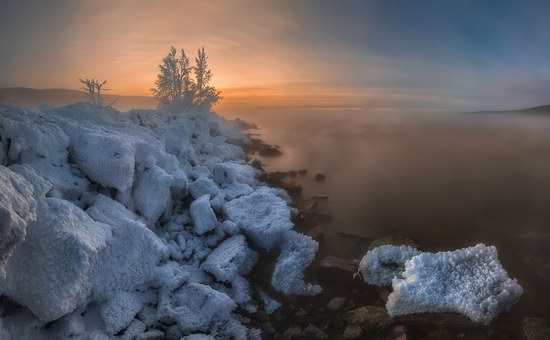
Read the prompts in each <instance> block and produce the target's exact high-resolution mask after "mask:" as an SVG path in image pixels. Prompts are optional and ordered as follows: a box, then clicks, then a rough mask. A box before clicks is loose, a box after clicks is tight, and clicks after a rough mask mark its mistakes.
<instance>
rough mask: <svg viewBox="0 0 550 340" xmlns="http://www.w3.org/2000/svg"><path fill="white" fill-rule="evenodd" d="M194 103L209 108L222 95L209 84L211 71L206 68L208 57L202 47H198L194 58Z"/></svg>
mask: <svg viewBox="0 0 550 340" xmlns="http://www.w3.org/2000/svg"><path fill="white" fill-rule="evenodd" d="M195 63H196V65H195V82H196V84H195V86H196V87H195V100H194V103H195V105H197V106H199V107H204V108H208V109H210V108H211V107H212V105H214V104H216V103H218V102H219V101H220V100H221V99H223V97H222V96H221V91H219V90H217V89H216V88H215V87H214V86H211V85H210V80H212V76H213V73H212V71H211V70H210V69H209V68H208V57H207V56H206V53H205V52H204V47H203V48H200V49H199V51H198V55H197V57H196V58H195Z"/></svg>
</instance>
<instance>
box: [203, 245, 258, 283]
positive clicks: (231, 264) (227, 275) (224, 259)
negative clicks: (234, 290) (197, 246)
mask: <svg viewBox="0 0 550 340" xmlns="http://www.w3.org/2000/svg"><path fill="white" fill-rule="evenodd" d="M257 257H258V255H257V254H256V253H255V252H254V251H253V250H251V249H250V248H248V246H247V245H246V240H245V238H244V236H242V235H236V236H232V237H230V238H228V239H227V240H225V241H223V242H222V243H220V244H219V245H218V246H217V247H216V249H214V251H212V253H211V254H210V255H208V257H207V258H206V261H204V262H203V264H202V265H201V267H202V269H204V270H205V271H207V272H209V273H211V274H212V275H214V276H215V277H216V279H217V280H218V281H221V282H228V281H231V280H233V279H234V278H235V276H236V275H237V274H243V275H244V274H247V273H248V272H249V271H250V270H251V269H252V267H253V266H254V264H256V260H257Z"/></svg>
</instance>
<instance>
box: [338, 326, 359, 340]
mask: <svg viewBox="0 0 550 340" xmlns="http://www.w3.org/2000/svg"><path fill="white" fill-rule="evenodd" d="M362 333H363V329H361V327H359V326H355V325H349V326H347V327H346V329H344V334H342V336H343V337H344V338H346V339H357V338H359V337H360V336H361V334H362Z"/></svg>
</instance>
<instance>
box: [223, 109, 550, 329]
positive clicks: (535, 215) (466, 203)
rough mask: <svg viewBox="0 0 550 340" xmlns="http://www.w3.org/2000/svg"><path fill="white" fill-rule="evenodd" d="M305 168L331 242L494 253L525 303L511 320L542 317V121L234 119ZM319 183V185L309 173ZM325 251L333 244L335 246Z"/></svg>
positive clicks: (276, 165)
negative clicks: (386, 242)
mask: <svg viewBox="0 0 550 340" xmlns="http://www.w3.org/2000/svg"><path fill="white" fill-rule="evenodd" d="M226 116H232V117H235V116H239V117H241V118H242V119H245V120H247V121H250V122H253V123H255V124H257V125H258V126H259V127H260V128H261V130H260V131H258V132H259V133H260V135H261V138H262V139H264V140H265V141H266V142H269V143H273V144H277V145H280V146H281V148H282V151H283V153H284V155H283V156H282V157H278V158H271V159H268V160H267V161H266V162H267V164H266V168H267V170H268V171H276V170H281V171H288V170H298V169H302V168H306V169H308V170H309V174H308V176H307V178H305V179H302V180H301V182H302V185H303V186H304V191H303V196H304V197H306V198H307V197H311V196H312V195H314V194H316V193H319V192H326V193H328V194H329V196H330V198H329V201H328V203H327V206H326V209H327V210H329V211H330V213H331V214H332V215H333V216H334V219H333V220H332V221H331V222H330V223H328V224H327V225H325V229H326V233H327V234H328V235H329V238H328V239H329V241H328V247H330V246H331V245H332V246H334V242H335V241H334V239H335V238H334V237H332V238H331V237H330V235H334V234H335V233H336V232H337V231H349V232H354V233H359V234H364V235H370V236H374V237H385V236H388V235H390V234H394V233H402V234H405V235H408V236H410V237H412V238H414V239H415V240H416V241H417V242H418V243H419V244H420V246H421V247H422V248H423V249H425V250H430V251H437V250H452V249H456V248H461V247H467V246H473V245H475V244H477V243H485V244H486V245H495V246H497V248H498V250H499V258H500V260H501V262H502V263H503V265H504V267H505V268H506V269H507V270H508V272H509V274H510V275H511V276H512V277H515V278H517V279H518V280H519V282H520V284H521V285H522V286H523V288H524V289H525V294H524V295H523V297H522V300H521V302H520V304H519V305H517V306H515V307H514V308H513V310H512V315H515V316H518V317H524V316H540V317H546V318H548V317H550V303H549V301H550V256H549V255H550V115H549V116H544V115H535V114H527V113H521V114H518V113H498V114H482V113H479V114H464V113H387V112H386V113H382V112H370V111H361V110H321V109H303V108H264V109H255V110H235V111H232V112H230V113H227V114H226ZM318 172H319V173H323V174H326V176H327V179H326V181H324V182H323V183H317V182H315V181H314V180H313V175H314V174H315V173H318ZM331 240H332V241H331Z"/></svg>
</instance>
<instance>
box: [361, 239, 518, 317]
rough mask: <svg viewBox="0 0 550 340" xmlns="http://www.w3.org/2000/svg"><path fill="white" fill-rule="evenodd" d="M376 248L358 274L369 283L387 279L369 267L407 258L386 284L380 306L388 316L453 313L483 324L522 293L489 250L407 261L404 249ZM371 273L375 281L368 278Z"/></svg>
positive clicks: (422, 255)
mask: <svg viewBox="0 0 550 340" xmlns="http://www.w3.org/2000/svg"><path fill="white" fill-rule="evenodd" d="M382 247H384V248H383V249H381V250H378V251H376V249H374V250H373V251H371V252H369V253H367V255H366V256H365V257H366V259H365V258H364V259H363V261H362V262H361V264H362V266H366V267H368V268H362V269H361V270H362V271H365V272H366V273H367V274H368V275H369V276H366V275H365V273H364V274H363V275H364V278H366V279H367V280H370V281H372V282H381V283H383V284H385V283H386V282H387V277H388V272H387V271H386V270H385V269H383V267H382V266H381V265H380V266H378V267H377V266H373V265H372V263H374V262H375V261H381V264H382V263H384V262H385V261H390V260H391V259H390V257H391V256H394V260H393V261H390V262H393V263H401V262H402V261H403V259H405V258H407V257H409V259H408V260H406V261H405V269H404V271H403V272H402V273H401V275H396V276H394V277H393V279H392V287H393V292H392V293H391V294H390V295H389V298H388V302H387V304H386V309H387V310H388V313H389V314H390V315H392V316H396V315H404V314H411V313H423V312H428V313H438V312H457V313H462V314H464V315H466V316H468V317H469V318H470V319H472V320H473V321H475V322H479V323H481V324H485V325H486V324H489V323H490V322H491V321H492V320H493V319H494V318H495V317H496V316H497V315H498V314H499V313H500V312H502V311H504V310H506V309H508V308H509V307H510V306H512V305H513V304H515V303H516V302H517V301H518V300H519V298H520V296H521V294H522V293H523V289H522V288H521V286H520V285H519V284H518V283H517V281H516V280H515V279H512V278H510V277H509V276H508V273H507V272H506V271H505V270H504V268H503V267H502V265H501V263H500V262H499V260H498V254H497V249H496V248H495V247H494V246H492V247H487V246H485V245H483V244H478V245H476V246H475V247H470V248H463V249H459V250H455V251H447V252H438V253H428V252H425V253H422V252H418V254H417V255H414V256H412V257H410V255H411V254H412V253H413V251H412V250H411V248H409V247H397V246H382ZM382 247H380V248H382ZM400 252H401V254H400ZM370 256H374V257H373V258H369V257H370ZM381 268H382V269H381ZM377 269H378V270H379V272H378V274H379V275H380V278H373V277H374V276H376V275H377V272H376V270H377ZM368 277H370V279H369V278H368Z"/></svg>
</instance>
